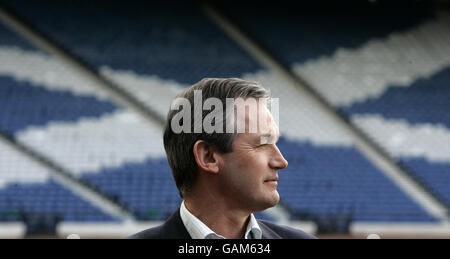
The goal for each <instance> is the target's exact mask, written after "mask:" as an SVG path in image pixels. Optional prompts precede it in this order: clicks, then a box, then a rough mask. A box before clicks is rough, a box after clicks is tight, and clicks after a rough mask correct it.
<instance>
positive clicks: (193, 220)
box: [180, 201, 262, 239]
mask: <svg viewBox="0 0 450 259" xmlns="http://www.w3.org/2000/svg"><path fill="white" fill-rule="evenodd" d="M180 216H181V220H182V221H183V224H184V226H185V227H186V230H187V231H188V232H189V235H191V237H192V238H193V239H225V237H223V236H221V235H218V234H216V233H214V231H212V230H211V229H210V228H209V227H208V226H206V225H205V224H204V223H203V222H201V221H200V220H199V219H198V218H197V217H196V216H194V215H192V213H190V212H189V210H188V209H187V208H186V205H184V201H183V202H182V203H181V208H180ZM261 237H262V232H261V229H260V228H259V225H258V222H257V221H256V219H255V216H253V214H250V222H249V223H248V226H247V230H246V231H245V239H261Z"/></svg>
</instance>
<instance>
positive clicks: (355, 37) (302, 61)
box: [221, 2, 450, 206]
mask: <svg viewBox="0 0 450 259" xmlns="http://www.w3.org/2000/svg"><path fill="white" fill-rule="evenodd" d="M221 6H222V7H223V9H224V10H225V11H226V12H227V13H228V14H229V15H230V16H232V17H233V20H234V21H235V22H237V23H238V24H239V25H240V26H241V27H242V28H243V30H244V31H245V32H246V33H248V34H249V35H251V36H252V37H253V38H254V39H255V40H256V41H257V42H258V43H259V44H261V45H262V46H263V47H264V48H267V50H268V51H269V52H271V53H273V54H274V55H275V56H276V57H277V58H278V59H279V60H281V61H282V62H283V63H284V64H285V65H286V66H288V67H289V68H290V69H291V70H292V71H294V73H295V74H296V75H298V76H300V77H301V78H302V79H304V80H305V81H306V82H308V83H309V85H310V86H311V87H312V88H313V89H314V90H315V91H316V92H318V93H319V94H320V95H321V96H323V97H324V98H325V100H327V101H328V102H329V103H330V104H331V105H333V106H334V107H335V108H336V109H338V110H340V111H341V112H342V114H343V115H344V116H345V117H348V118H350V119H351V120H352V122H353V123H354V125H356V126H357V127H359V128H360V129H362V130H363V131H364V132H365V133H367V134H368V135H369V136H370V137H371V138H373V139H374V140H375V141H376V142H377V143H378V144H379V145H380V146H381V147H383V148H384V149H385V150H386V151H387V152H388V153H390V155H391V156H392V157H394V158H395V159H397V162H398V163H399V164H401V165H403V166H404V167H405V168H406V169H407V171H408V172H409V173H411V174H412V176H413V177H414V178H415V179H417V180H418V181H419V182H420V183H421V184H424V186H426V188H427V189H428V190H429V191H430V192H432V193H434V194H436V195H438V197H439V198H440V199H441V200H443V201H445V202H446V204H447V206H449V205H450V203H448V201H449V194H448V188H446V187H445V186H446V185H448V184H449V179H450V178H449V177H447V176H446V174H447V173H446V171H448V166H449V165H450V164H449V162H450V159H449V156H448V155H449V152H448V150H447V146H448V143H449V142H448V141H449V138H448V125H449V124H448V114H447V109H448V104H447V102H446V101H447V100H448V98H449V93H448V85H449V82H450V78H449V75H450V71H449V69H448V68H449V66H450V58H449V57H450V56H449V55H448V53H449V47H448V46H450V45H449V44H450V42H449V38H448V37H447V36H446V35H448V33H449V32H450V31H449V30H450V22H449V21H450V20H449V17H450V14H449V12H448V8H443V9H440V8H436V7H435V6H432V5H429V4H427V3H420V4H418V5H415V6H410V8H407V9H405V8H404V6H390V7H388V8H381V7H380V8H378V7H379V6H378V5H377V4H373V3H372V4H370V3H362V6H363V8H361V6H355V8H352V7H350V8H349V7H347V6H344V7H337V8H334V9H331V8H329V9H327V8H316V7H312V8H303V9H302V10H299V9H295V8H292V9H290V10H289V8H285V7H286V6H283V8H281V7H280V6H279V7H276V6H271V5H270V6H269V5H266V6H264V5H259V6H258V7H255V6H253V5H250V4H245V3H243V4H242V5H241V6H240V8H234V7H233V5H231V4H226V3H224V2H223V3H221ZM250 10H252V11H251V12H250ZM336 10H337V11H336ZM244 14H245V15H244ZM263 18H264V19H263ZM446 168H447V169H446Z"/></svg>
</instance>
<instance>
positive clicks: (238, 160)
mask: <svg viewBox="0 0 450 259" xmlns="http://www.w3.org/2000/svg"><path fill="white" fill-rule="evenodd" d="M268 97H269V94H268V92H267V91H266V90H265V89H264V88H263V87H261V86H260V85H259V84H257V83H254V82H249V81H245V80H241V79H237V78H230V79H219V78H206V79H203V80H201V81H200V82H198V83H196V84H194V85H192V86H191V87H189V88H187V89H186V90H185V91H183V92H182V93H181V94H180V95H179V96H178V98H177V99H176V100H175V102H174V103H173V104H172V107H171V110H170V111H169V114H168V117H167V122H166V126H165V131H164V147H165V150H166V154H167V159H168V162H169V164H170V166H171V168H172V173H173V176H174V178H175V182H176V185H177V188H178V190H179V192H180V196H181V197H182V198H183V202H182V204H181V207H180V209H179V210H178V211H176V212H175V213H174V214H173V215H172V216H171V217H170V218H169V219H168V220H167V221H166V222H165V223H164V224H163V225H161V226H158V227H155V228H151V229H147V230H144V231H142V232H140V233H137V234H135V235H133V236H131V237H130V238H165V239H169V238H195V239H205V238H206V239H214V238H234V239H236V238H246V239H260V238H270V239H273V238H315V237H314V236H311V235H309V234H307V233H305V232H303V231H300V230H296V229H293V228H289V227H285V226H279V225H276V224H273V223H270V222H267V221H262V220H256V219H255V217H254V216H253V213H254V212H258V211H263V210H265V209H267V208H270V207H273V206H275V205H276V204H277V203H278V202H279V200H280V196H279V194H278V192H277V185H278V181H277V180H278V173H277V172H278V170H280V169H284V168H286V167H287V165H288V162H287V161H286V160H285V159H284V157H283V155H282V154H281V152H280V150H279V149H278V147H277V146H276V141H277V139H278V137H279V130H278V126H277V125H276V123H275V121H274V119H273V117H272V115H271V114H270V112H269V110H268V108H267V107H266V105H265V104H263V100H266V99H267V98H268ZM230 99H231V100H236V102H232V106H231V107H232V108H231V109H230V107H228V106H227V109H226V112H223V110H222V109H220V107H219V108H218V106H220V105H219V104H229V103H230ZM183 100H187V101H185V102H183ZM218 101H220V102H218ZM239 101H240V102H239ZM207 103H209V105H207ZM211 103H215V105H214V106H215V107H214V108H215V109H214V112H215V113H214V112H212V111H210V110H211V109H210V108H212V105H211ZM181 104H185V105H184V106H183V107H182V108H183V109H180V107H181ZM203 105H205V106H207V108H206V109H204V107H203ZM186 107H187V108H186ZM202 107H203V108H202ZM188 113H189V114H188ZM199 114H200V115H199ZM211 114H215V115H216V116H213V117H214V120H212V123H210V124H208V123H207V119H208V118H209V119H211V117H212V116H211ZM210 122H211V120H210ZM222 123H224V124H223V125H222ZM230 125H231V126H230ZM255 125H256V126H255ZM208 127H210V128H211V127H212V128H214V129H215V131H213V132H212V131H211V129H208ZM230 129H231V132H230ZM208 132H209V133H208Z"/></svg>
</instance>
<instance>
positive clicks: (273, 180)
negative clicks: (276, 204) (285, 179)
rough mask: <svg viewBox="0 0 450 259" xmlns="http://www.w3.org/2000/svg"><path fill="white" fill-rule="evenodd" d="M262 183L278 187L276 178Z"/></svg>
mask: <svg viewBox="0 0 450 259" xmlns="http://www.w3.org/2000/svg"><path fill="white" fill-rule="evenodd" d="M264 183H267V184H272V185H278V177H274V178H270V179H267V180H265V181H264Z"/></svg>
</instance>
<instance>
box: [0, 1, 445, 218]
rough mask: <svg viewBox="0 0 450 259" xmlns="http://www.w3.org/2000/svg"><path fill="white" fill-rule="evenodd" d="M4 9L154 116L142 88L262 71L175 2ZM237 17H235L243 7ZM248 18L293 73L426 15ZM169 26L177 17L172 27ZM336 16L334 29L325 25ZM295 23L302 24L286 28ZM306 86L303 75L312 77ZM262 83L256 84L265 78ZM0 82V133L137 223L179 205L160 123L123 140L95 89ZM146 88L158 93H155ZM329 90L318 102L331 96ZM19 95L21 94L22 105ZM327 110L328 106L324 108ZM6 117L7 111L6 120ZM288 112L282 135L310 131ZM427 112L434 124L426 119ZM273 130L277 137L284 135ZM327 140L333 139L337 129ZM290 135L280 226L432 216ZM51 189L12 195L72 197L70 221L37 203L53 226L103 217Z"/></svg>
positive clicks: (332, 147)
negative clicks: (285, 216)
mask: <svg viewBox="0 0 450 259" xmlns="http://www.w3.org/2000/svg"><path fill="white" fill-rule="evenodd" d="M5 4H6V5H8V6H9V7H10V8H12V9H14V11H15V12H17V13H19V14H20V15H21V16H23V17H24V18H25V19H26V20H27V21H28V22H29V23H31V24H32V25H34V26H35V27H36V28H37V29H38V30H40V31H41V32H43V33H44V34H45V35H46V36H47V37H49V38H51V39H52V40H54V41H55V42H57V43H58V44H60V45H61V46H63V47H64V48H65V49H67V50H68V51H69V52H70V53H71V54H73V55H75V56H76V57H77V58H80V59H81V60H82V61H83V62H85V63H87V64H88V65H89V66H90V67H91V68H93V69H94V70H95V71H97V72H99V73H100V74H101V75H102V76H104V77H106V78H109V79H111V80H113V81H115V82H116V83H117V84H119V86H121V87H122V88H123V89H125V90H127V91H129V92H130V93H131V94H133V95H135V96H136V97H137V98H138V99H139V98H140V97H139V96H146V98H147V99H146V100H144V101H145V102H147V103H148V105H149V106H151V107H152V108H154V109H156V110H158V112H160V114H162V115H165V113H166V112H167V109H168V105H167V104H168V103H167V100H170V98H171V97H172V96H171V95H170V94H167V96H164V97H163V96H161V98H159V97H160V96H159V95H157V94H154V92H153V91H166V92H173V93H175V92H177V91H179V90H180V89H183V87H185V86H187V85H188V84H191V83H193V82H196V81H198V80H199V79H201V78H203V77H205V75H207V76H208V77H244V78H252V77H256V76H255V75H259V74H268V73H269V72H268V71H267V70H265V69H264V68H263V67H262V66H261V65H259V64H258V63H257V62H256V61H255V60H254V59H252V58H251V57H250V56H249V55H248V54H247V53H246V52H245V51H244V50H243V49H241V48H239V47H238V46H237V45H236V44H235V43H234V42H233V41H232V40H231V39H230V38H228V37H227V36H226V35H225V34H224V33H223V32H221V31H220V29H219V28H218V27H216V26H215V25H214V24H213V23H212V22H211V21H210V20H209V19H208V18H207V17H206V16H205V15H204V14H203V13H202V12H201V10H200V9H199V8H194V7H192V6H190V5H187V4H182V3H177V4H175V3H172V4H169V5H168V4H162V3H152V4H143V3H134V4H129V5H128V4H127V5H123V2H112V3H111V4H108V5H107V6H106V5H101V4H96V3H92V4H89V5H84V4H83V3H82V2H77V1H73V2H72V1H71V2H69V3H62V2H60V1H39V2H32V3H27V4H24V2H23V1H13V2H10V3H5ZM168 7H171V8H168ZM241 10H242V11H243V12H244V10H245V9H241ZM266 11H267V10H266ZM249 14H251V15H262V13H259V14H254V13H252V12H250V13H248V12H247V13H246V15H239V13H237V14H236V15H234V16H236V17H235V19H238V18H240V19H239V20H238V21H239V22H240V23H241V24H243V25H244V28H245V29H247V30H248V32H249V33H250V35H252V36H254V37H255V39H257V40H259V41H260V42H262V43H263V44H264V45H265V46H266V47H267V48H269V49H270V50H271V51H272V52H274V53H275V54H276V55H277V56H278V57H280V58H281V59H282V60H283V61H284V62H286V63H287V64H289V65H291V66H292V69H293V70H295V71H298V70H299V71H301V69H302V68H301V67H300V69H298V68H297V67H296V66H297V65H298V64H300V65H301V64H309V63H308V62H314V61H317V60H319V61H320V59H321V58H322V57H324V56H331V55H333V54H334V53H336V52H337V51H339V49H340V48H350V49H353V48H358V47H360V46H362V45H364V44H365V43H366V42H367V41H368V40H370V39H372V38H383V37H388V35H390V33H393V32H395V31H402V30H406V29H408V28H411V27H414V26H416V25H417V24H419V23H420V22H421V21H423V20H424V19H426V18H429V17H430V16H431V15H430V14H428V13H426V12H425V13H424V12H417V13H413V14H409V15H410V16H412V17H414V19H413V21H411V20H410V19H406V20H403V19H397V16H396V13H395V14H390V15H391V16H388V18H389V19H385V20H383V22H382V23H381V25H382V26H379V25H380V23H379V22H378V23H376V24H373V23H369V21H372V20H373V15H372V16H366V14H359V15H357V17H356V18H355V19H358V21H360V19H363V18H367V20H364V19H363V21H364V22H359V23H358V26H356V27H353V26H350V25H353V24H354V23H353V20H348V19H344V18H343V17H349V16H348V13H343V14H339V15H338V17H330V16H329V13H327V12H325V13H311V14H306V15H296V14H292V13H291V14H290V16H289V15H286V16H284V15H283V17H282V18H283V19H253V18H254V17H253V16H250V15H249ZM317 15H322V18H321V19H319V21H312V20H311V19H312V17H317ZM292 16H295V17H292ZM267 17H270V15H269V14H268V16H267ZM277 18H280V17H277ZM385 18H386V17H385ZM296 19H300V20H296ZM180 20H182V21H183V22H182V23H180V22H179V21H180ZM337 20H338V21H340V22H341V23H336V21H337ZM255 21H257V23H255ZM269 21H270V22H269ZM273 21H278V22H273ZM293 21H295V22H293ZM392 21H398V22H396V23H394V22H392ZM298 24H302V25H303V27H300V28H298V27H296V26H297V25H298ZM375 25H376V26H375ZM336 27H338V29H336ZM280 28H282V30H281V29H280ZM362 28H364V29H362ZM5 31H6V30H5ZM290 32H299V33H290ZM337 32H339V33H337ZM0 33H3V34H2V35H0V45H1V46H3V45H4V46H13V47H15V48H20V49H22V50H28V51H35V50H34V49H33V48H32V47H29V46H27V47H24V46H23V45H24V44H26V43H18V42H19V41H20V40H19V39H18V40H17V41H12V40H11V37H10V36H9V35H8V36H6V33H9V32H2V31H0ZM4 35H5V36H4ZM306 39H308V40H306ZM1 46H0V47H1ZM312 75H313V76H314V74H312ZM308 79H311V80H313V79H314V77H313V78H308ZM317 80H318V79H317ZM140 82H143V83H140ZM312 82H313V83H312V86H313V87H316V84H314V82H315V81H312ZM444 82H445V80H444ZM262 83H263V85H264V83H265V82H264V81H263V82H262ZM0 84H2V88H1V89H0V93H1V95H0V101H1V102H0V107H1V108H2V110H1V111H0V122H1V123H0V126H1V129H2V130H3V131H5V132H7V133H8V134H11V135H12V136H13V137H14V138H15V139H17V140H19V141H22V142H23V143H24V144H25V145H29V146H32V147H33V148H35V149H36V150H37V151H39V152H41V153H43V154H46V155H47V156H50V157H51V158H52V159H54V160H55V161H58V162H59V163H61V164H62V165H63V166H66V167H68V168H69V169H70V170H71V171H72V172H74V173H75V174H76V176H77V177H79V178H80V179H81V180H82V181H84V182H85V183H86V184H87V185H88V186H91V187H93V188H95V189H96V190H98V191H100V192H102V193H103V194H106V195H108V196H109V197H110V198H112V199H113V200H115V201H117V202H118V203H120V204H123V205H125V206H126V207H127V208H129V209H130V211H131V212H132V213H133V214H134V215H135V216H136V218H137V219H139V220H163V219H165V218H166V217H167V216H168V215H169V214H170V213H171V212H173V211H174V210H175V209H176V208H177V207H178V206H179V203H180V201H181V199H180V198H179V196H178V192H177V190H176V188H175V185H174V182H173V179H172V176H171V173H170V168H169V166H168V165H167V162H166V159H165V158H164V152H163V150H162V145H161V143H160V141H161V140H160V135H158V134H160V133H161V132H160V131H161V127H160V125H151V126H148V125H147V126H145V127H144V126H142V132H144V131H145V132H156V133H155V134H154V135H151V134H153V133H151V134H150V133H149V134H148V136H147V135H145V134H144V133H142V135H138V136H134V135H133V134H131V133H130V134H127V133H126V132H127V131H130V132H131V129H129V130H128V129H127V125H126V124H125V123H124V122H123V120H119V119H118V120H117V121H114V124H111V125H113V127H104V124H102V123H104V122H105V120H107V119H108V118H110V117H114V116H115V115H117V114H120V113H121V112H123V110H122V109H121V108H120V107H119V106H118V105H117V104H114V103H113V102H112V101H111V100H108V99H102V98H99V94H97V93H92V94H91V95H89V94H85V95H78V94H75V93H74V91H76V90H75V89H76V87H74V88H73V89H69V90H67V91H54V90H51V89H50V87H49V86H48V85H45V84H43V85H33V84H31V83H29V82H20V81H19V80H17V78H11V76H8V75H5V76H3V75H2V76H1V77H0ZM152 84H154V85H152ZM157 85H164V86H166V87H165V88H164V89H162V90H161V89H160V88H158V86H157ZM271 85H274V87H273V88H274V91H273V92H274V93H277V91H278V90H277V88H276V86H275V85H283V82H281V81H277V80H275V81H272V84H271ZM317 85H321V84H317ZM3 86H5V87H3ZM411 88H412V87H411ZM316 90H317V91H318V92H321V93H322V94H323V93H327V92H326V91H324V90H321V89H316ZM284 91H285V92H284V93H282V92H281V91H280V95H281V94H284V96H295V94H294V92H293V91H295V90H292V89H291V90H289V89H288V90H284ZM347 91H350V92H351V91H352V89H350V90H346V91H344V92H343V94H342V95H345V94H346V93H347ZM331 92H332V93H331V94H330V93H328V95H333V94H335V93H336V91H331ZM418 92H420V91H418ZM31 95H32V96H33V98H30V96H31ZM323 95H325V97H327V96H328V95H327V94H323ZM149 96H150V97H152V98H150V97H149ZM155 96H157V97H158V98H155ZM2 98H3V99H2ZM27 98H28V99H27ZM394 99H395V96H394ZM282 101H283V102H284V105H285V106H284V107H287V108H283V109H286V110H289V109H290V108H292V107H294V106H296V107H301V105H302V104H298V103H297V102H298V100H294V99H292V98H291V99H289V98H286V99H282ZM21 102H22V104H21ZM330 102H331V101H330ZM332 104H333V105H335V103H333V102H332ZM393 104H395V103H393ZM442 105H444V104H442ZM335 106H336V107H337V108H342V110H343V112H345V113H347V114H348V115H349V116H351V114H350V112H349V111H348V110H345V109H350V108H348V107H349V106H344V105H335ZM305 107H306V106H305ZM302 108H303V107H302ZM437 109H439V108H438V107H437ZM12 112H14V114H16V115H15V116H11V115H12V114H13V113H12ZM300 112H301V111H300ZM377 113H379V112H377ZM288 115H289V114H288V113H287V112H286V113H283V112H282V113H281V117H282V118H281V120H282V121H290V124H289V126H292V125H294V124H295V125H294V126H292V127H293V130H292V131H297V132H304V131H306V129H304V128H307V127H309V126H311V125H305V124H302V123H299V122H298V121H296V120H292V118H291V117H289V116H290V115H289V116H288ZM391 116H395V114H393V115H391ZM401 116H403V115H401ZM414 116H416V115H414ZM309 117H310V121H311V123H312V124H315V126H317V127H318V128H322V130H324V131H326V130H330V131H332V129H329V128H326V127H324V125H323V124H321V121H322V120H325V119H324V118H322V117H320V114H319V115H316V114H310V115H309ZM436 117H437V119H439V116H438V115H436ZM114 118H115V117H114ZM121 118H122V119H123V117H121ZM402 118H403V117H402ZM83 123H86V124H83ZM87 124H89V127H86V128H83V131H73V132H75V133H72V131H70V130H71V129H73V128H75V127H78V126H79V125H87ZM108 125H109V124H108ZM139 125H140V124H139ZM59 126H61V128H59V129H60V130H61V132H66V133H61V135H58V134H56V133H53V132H54V131H52V130H53V129H55V128H56V127H59ZM95 129H100V130H98V131H95ZM133 130H134V129H133ZM281 130H282V133H284V132H283V131H284V129H283V128H282V129H281ZM115 131H122V132H124V133H121V135H120V134H118V135H120V136H124V138H126V139H124V140H122V142H121V141H120V140H118V139H116V138H115V136H116V135H114V134H112V133H111V132H115ZM33 132H34V134H31V133H33ZM67 132H70V133H67ZM37 133H39V134H41V135H44V136H60V138H59V139H55V140H54V141H52V143H48V145H46V146H43V145H40V144H39V142H38V141H37V140H36V139H35V138H33V137H32V136H34V135H36V134H37ZM133 133H134V132H133ZM39 134H38V135H39ZM52 134H56V135H52ZM64 134H66V135H64ZM109 134H111V135H109ZM140 134H141V133H140ZM299 134H300V133H299ZM329 134H330V135H332V134H333V133H332V132H330V133H329ZM27 136H28V137H27ZM100 136H102V137H104V138H102V137H100ZM144 136H145V137H144ZM149 136H150V137H149ZM336 136H337V137H336V138H340V137H342V136H340V135H339V134H336ZM302 137H303V138H302V139H299V138H291V137H289V138H288V137H286V138H282V139H280V142H279V147H280V150H281V151H282V152H283V154H284V155H285V157H286V159H287V160H288V161H289V163H290V164H289V167H288V168H287V169H286V170H284V172H283V171H280V185H279V191H280V194H281V197H282V203H283V204H284V205H285V206H286V207H287V208H289V209H290V210H291V211H292V219H298V218H304V217H305V215H307V216H308V219H314V218H317V217H320V216H330V215H349V216H351V217H352V219H353V220H356V221H383V222H386V221H387V222H398V221H416V222H433V221H435V219H434V218H433V217H432V216H430V215H429V214H428V213H427V212H426V211H425V210H424V209H423V208H421V207H420V206H419V205H418V204H416V203H415V202H414V201H413V200H412V199H411V198H410V197H409V196H407V195H406V194H405V193H404V192H403V191H402V190H400V189H399V188H398V187H397V186H396V185H394V184H393V183H392V182H391V181H390V179H388V178H387V177H386V176H385V175H384V174H383V172H381V171H380V170H379V169H378V168H376V167H375V166H374V165H372V164H371V163H370V162H369V161H368V160H367V159H366V158H365V157H364V156H363V155H362V154H361V153H360V152H359V151H357V149H356V148H355V147H354V146H353V145H351V144H348V145H344V144H342V143H341V142H339V141H340V140H339V139H338V140H336V141H337V142H336V143H334V142H333V143H325V144H323V143H322V144H321V145H319V144H317V143H315V141H314V140H312V139H311V138H309V139H308V137H304V136H302ZM342 138H344V137H342ZM49 139H51V138H49ZM63 139H64V140H63ZM65 141H66V142H65ZM68 141H72V142H73V143H75V144H74V146H75V145H79V146H77V147H81V148H86V149H89V150H83V149H82V150H78V149H77V151H80V152H79V154H74V152H73V150H68V149H63V148H61V147H62V146H64V143H68ZM126 142H130V143H133V144H130V143H126ZM108 143H110V145H111V143H114V144H113V145H114V146H115V148H116V149H114V150H113V151H110V150H107V148H106V146H107V145H108ZM145 145H154V146H155V148H156V149H159V151H158V152H159V153H158V152H156V153H157V154H153V153H151V152H150V151H148V150H147V149H145V148H144V146H145ZM92 146H96V147H92ZM146 152H147V153H146ZM85 154H89V155H87V158H86V159H85V158H81V157H82V156H84V155H85ZM90 155H91V156H90ZM102 155H105V156H107V157H108V158H107V159H106V158H105V160H102V161H101V162H99V163H98V166H95V167H92V168H91V167H89V166H85V167H84V165H85V164H89V162H90V161H91V162H92V160H95V161H97V160H96V159H99V158H98V157H100V156H102ZM78 156H79V157H78ZM68 157H70V159H69V158H68ZM91 164H94V163H93V162H92V163H91ZM422 166H423V164H422ZM424 177H428V176H424ZM55 185H56V183H54V182H50V183H46V184H40V185H39V186H37V187H36V186H34V185H27V186H20V187H18V188H19V190H22V189H21V188H23V189H26V190H27V192H24V193H28V190H29V193H33V191H34V190H37V189H39V190H40V189H41V188H42V189H44V190H46V192H47V191H48V192H49V193H52V195H53V193H55V194H56V195H61V196H67V197H68V200H70V201H74V202H67V203H68V204H69V203H70V204H74V206H76V208H77V209H79V210H84V209H86V211H87V212H88V213H86V214H85V215H84V214H83V215H79V214H76V213H75V214H73V217H69V216H68V215H71V214H72V212H73V209H72V208H70V207H63V208H60V209H56V208H55V207H51V206H50V207H46V206H47V205H45V206H44V205H43V207H44V208H48V210H54V211H57V212H58V213H63V214H64V215H66V216H64V217H63V218H64V220H78V221H88V220H94V221H97V220H111V218H108V217H107V216H105V215H103V214H101V213H99V212H97V211H95V209H93V208H91V207H89V206H88V204H85V203H83V202H82V201H76V200H77V198H74V195H73V194H71V195H72V196H70V194H69V193H70V192H68V191H67V190H65V191H63V190H61V188H62V187H55ZM58 188H60V189H58ZM55 190H57V191H55ZM2 191H4V192H5V193H6V194H8V195H9V196H11V195H12V194H14V193H17V192H18V191H17V190H16V189H14V187H10V186H9V187H6V189H0V192H2ZM36 192H38V191H36ZM31 195H32V194H31ZM5 197H6V196H5ZM26 197H32V196H26ZM26 197H25V196H24V198H23V202H24V204H28V203H27V202H28V200H29V199H31V198H26ZM45 197H47V196H45ZM27 199H28V200H27ZM49 199H50V198H49ZM2 202H3V203H0V204H8V201H2ZM44 203H45V202H44ZM14 204H16V203H14ZM80 204H83V205H80ZM42 210H44V209H42ZM257 216H258V217H259V218H265V219H269V220H274V219H273V218H270V216H268V215H267V214H264V213H261V214H260V213H258V215H257Z"/></svg>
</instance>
